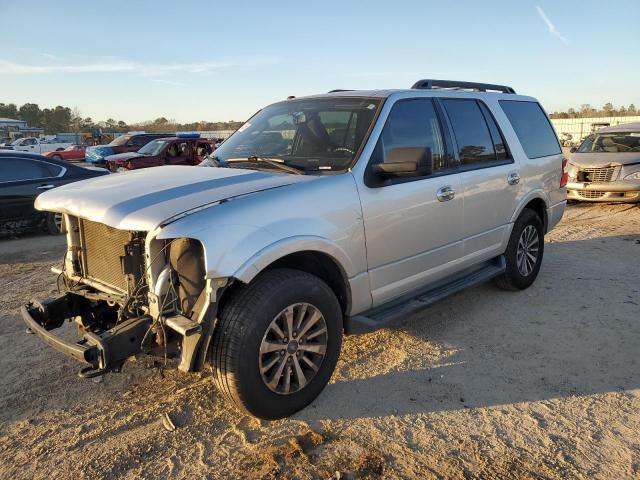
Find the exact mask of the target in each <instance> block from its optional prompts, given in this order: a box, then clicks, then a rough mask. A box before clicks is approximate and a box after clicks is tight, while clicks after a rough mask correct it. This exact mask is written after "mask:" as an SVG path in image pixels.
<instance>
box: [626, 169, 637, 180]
mask: <svg viewBox="0 0 640 480" xmlns="http://www.w3.org/2000/svg"><path fill="white" fill-rule="evenodd" d="M624 179H625V180H640V170H638V171H637V172H633V173H630V174H629V175H627V176H626V177H624Z"/></svg>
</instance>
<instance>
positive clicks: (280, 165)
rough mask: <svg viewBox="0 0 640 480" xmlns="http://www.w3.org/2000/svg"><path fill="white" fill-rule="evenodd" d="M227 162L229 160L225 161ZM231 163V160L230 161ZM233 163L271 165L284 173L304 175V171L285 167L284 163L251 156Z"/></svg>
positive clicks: (288, 166)
mask: <svg viewBox="0 0 640 480" xmlns="http://www.w3.org/2000/svg"><path fill="white" fill-rule="evenodd" d="M227 161H228V162H229V161H230V160H227ZM231 161H233V160H231ZM235 161H244V162H249V163H266V164H267V165H271V166H272V167H276V168H279V169H280V170H284V171H285V172H289V173H294V174H296V175H305V172H304V170H302V169H300V168H296V167H292V166H291V165H287V164H286V163H284V161H276V160H272V159H270V158H265V157H259V156H257V155H251V156H250V157H247V159H246V160H244V159H243V160H235Z"/></svg>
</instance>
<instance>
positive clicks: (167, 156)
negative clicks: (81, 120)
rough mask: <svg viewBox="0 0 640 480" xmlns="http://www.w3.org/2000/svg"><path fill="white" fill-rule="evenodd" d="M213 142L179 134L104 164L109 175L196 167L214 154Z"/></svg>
mask: <svg viewBox="0 0 640 480" xmlns="http://www.w3.org/2000/svg"><path fill="white" fill-rule="evenodd" d="M216 142H217V140H215V139H214V140H209V139H207V138H200V135H198V134H178V135H176V136H175V137H165V138H158V139H156V140H152V141H151V142H149V143H147V144H146V145H145V146H144V147H142V148H141V149H140V150H138V151H137V152H127V153H120V154H118V155H109V156H108V157H106V158H105V160H106V163H107V168H108V169H109V170H111V171H112V172H122V171H126V170H136V169H138V168H148V167H159V166H161V165H198V164H199V163H200V162H202V160H204V157H206V156H207V155H209V154H210V153H212V152H213V151H214V150H215V148H216V147H215V144H216Z"/></svg>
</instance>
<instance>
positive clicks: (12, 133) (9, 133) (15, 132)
mask: <svg viewBox="0 0 640 480" xmlns="http://www.w3.org/2000/svg"><path fill="white" fill-rule="evenodd" d="M43 134H44V128H35V127H30V126H28V125H27V122H26V121H25V120H16V119H13V118H0V142H3V141H8V140H15V139H16V138H22V137H39V136H40V135H43Z"/></svg>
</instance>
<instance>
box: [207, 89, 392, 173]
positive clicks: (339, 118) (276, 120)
mask: <svg viewBox="0 0 640 480" xmlns="http://www.w3.org/2000/svg"><path fill="white" fill-rule="evenodd" d="M380 103H381V100H380V99H379V98H348V97H344V98H318V99H301V100H287V101H286V102H281V103H277V104H275V105H271V106H268V107H266V108H264V109H263V110H261V111H260V112H258V113H257V114H256V115H254V116H253V117H252V118H251V119H250V120H249V121H248V122H246V123H245V124H244V125H243V126H242V127H240V128H239V129H238V131H237V132H236V133H234V134H233V135H232V136H231V137H229V139H228V140H226V141H225V142H224V143H223V144H222V145H220V147H219V148H218V149H217V150H216V151H215V156H216V158H217V159H218V160H220V161H221V163H222V164H224V163H225V162H232V161H237V160H247V159H249V158H252V157H253V158H256V157H261V158H265V159H269V160H276V161H280V162H282V163H285V164H286V165H290V166H293V167H295V168H297V169H300V170H304V171H320V170H344V169H346V168H348V167H349V166H350V165H351V164H352V162H353V160H354V158H355V155H356V153H357V152H358V150H359V148H360V146H361V145H362V143H363V141H364V139H365V137H366V136H367V133H368V131H369V128H370V126H371V123H372V121H373V118H374V117H375V114H376V112H377V111H378V108H379V106H380ZM252 165H253V166H255V163H253V164H252ZM261 165H264V164H261ZM243 167H244V165H243ZM249 168H251V166H249Z"/></svg>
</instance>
